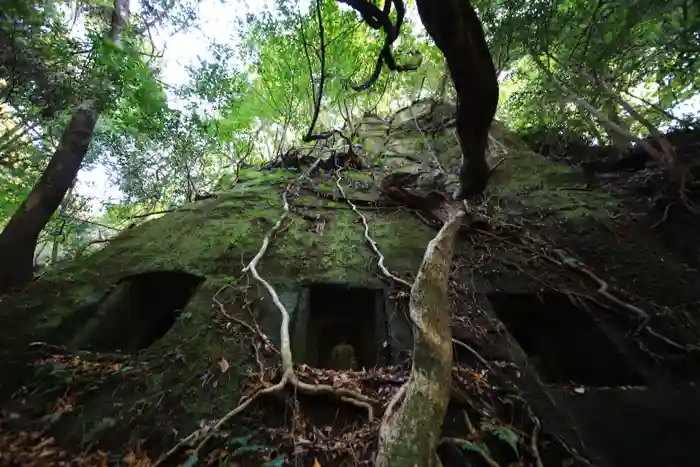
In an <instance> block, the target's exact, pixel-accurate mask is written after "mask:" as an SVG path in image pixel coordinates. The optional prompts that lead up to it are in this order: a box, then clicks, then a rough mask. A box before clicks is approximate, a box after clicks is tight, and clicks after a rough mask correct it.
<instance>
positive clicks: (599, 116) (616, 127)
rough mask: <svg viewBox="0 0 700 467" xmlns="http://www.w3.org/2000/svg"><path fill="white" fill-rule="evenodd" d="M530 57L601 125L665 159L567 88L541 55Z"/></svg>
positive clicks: (653, 154)
mask: <svg viewBox="0 0 700 467" xmlns="http://www.w3.org/2000/svg"><path fill="white" fill-rule="evenodd" d="M530 57H531V58H532V60H533V61H534V62H535V65H537V68H539V69H540V70H541V71H542V72H543V73H544V74H545V75H546V76H547V77H548V78H549V80H550V81H551V82H552V84H554V86H556V87H557V89H559V90H560V91H561V93H562V94H563V95H564V96H566V97H568V98H569V99H571V101H572V102H573V103H574V104H576V105H577V106H579V107H580V108H582V109H584V110H586V111H588V112H589V113H590V114H591V115H593V116H594V117H595V118H596V119H597V120H598V121H599V122H600V123H601V125H603V127H604V128H606V129H610V130H612V131H614V132H616V133H618V134H619V135H620V136H624V137H626V138H628V139H629V140H630V141H634V142H636V143H638V144H640V145H641V146H642V147H643V148H644V150H645V151H647V152H648V153H649V154H651V155H652V156H653V157H655V158H657V159H658V160H660V161H661V162H663V161H664V155H663V154H662V153H661V152H660V151H659V150H658V149H656V148H655V147H654V146H652V145H651V144H649V142H648V141H646V140H644V139H642V138H640V137H639V136H637V135H635V134H633V133H632V132H630V131H629V130H625V129H624V128H622V127H621V126H619V125H617V124H616V123H614V122H612V121H610V119H609V118H608V117H606V116H605V114H603V112H601V111H600V110H598V109H596V108H595V107H593V106H592V105H591V104H590V103H589V102H588V101H586V100H585V99H583V98H581V97H579V96H577V95H576V94H575V93H574V92H573V91H571V90H570V89H569V88H567V87H566V86H565V85H564V83H562V82H561V81H559V80H558V79H557V77H556V76H554V74H553V73H552V72H551V71H550V70H549V69H547V67H546V66H545V65H544V63H542V61H541V60H540V59H539V57H537V55H536V54H535V53H531V54H530Z"/></svg>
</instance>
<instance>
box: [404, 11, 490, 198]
mask: <svg viewBox="0 0 700 467" xmlns="http://www.w3.org/2000/svg"><path fill="white" fill-rule="evenodd" d="M416 4H417V6H418V14H419V15H420V19H421V22H422V23H423V26H425V30H426V31H427V32H428V34H430V36H431V37H432V38H433V40H434V41H435V45H437V47H438V48H439V49H440V51H441V52H442V54H443V55H444V56H445V60H446V61H447V65H448V66H449V68H450V74H451V75H452V82H453V84H454V87H455V91H456V92H457V135H458V137H459V145H460V148H461V149H462V168H461V170H460V173H459V178H460V188H459V192H458V193H457V194H456V196H455V198H456V199H466V198H468V197H470V196H472V195H478V194H481V193H482V192H483V191H484V189H486V186H487V185H488V181H489V177H490V175H491V169H490V167H489V165H488V162H487V161H486V149H487V147H488V138H489V128H490V127H491V122H493V117H494V116H495V115H496V107H497V106H498V77H497V76H496V68H495V67H494V64H493V59H492V58H491V53H490V52H489V48H488V45H487V43H486V37H485V35H484V30H483V28H482V26H481V21H480V20H479V17H478V16H477V15H476V12H475V11H474V8H473V7H472V6H471V4H470V3H469V1H468V0H417V1H416Z"/></svg>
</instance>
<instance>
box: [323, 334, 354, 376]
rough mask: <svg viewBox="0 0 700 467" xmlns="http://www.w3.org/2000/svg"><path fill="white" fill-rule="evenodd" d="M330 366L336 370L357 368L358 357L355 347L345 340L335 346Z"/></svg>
mask: <svg viewBox="0 0 700 467" xmlns="http://www.w3.org/2000/svg"><path fill="white" fill-rule="evenodd" d="M328 366H329V367H330V368H332V369H334V370H357V369H358V364H357V358H356V357H355V348H354V347H353V346H352V345H351V344H348V343H347V342H346V341H345V340H343V341H341V342H340V343H339V344H336V346H335V347H333V351H332V352H331V358H330V361H329V365H328Z"/></svg>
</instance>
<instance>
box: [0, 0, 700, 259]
mask: <svg viewBox="0 0 700 467" xmlns="http://www.w3.org/2000/svg"><path fill="white" fill-rule="evenodd" d="M352 3H353V2H346V3H341V2H338V1H335V0H317V1H313V2H298V1H289V0H276V1H270V2H267V3H265V4H262V3H261V2H256V3H255V4H254V5H246V4H245V3H244V2H238V1H232V0H222V1H216V0H205V1H201V2H200V1H195V0H182V1H180V0H167V1H166V0H155V1H151V0H141V1H139V2H136V1H134V2H131V4H129V3H128V2H114V5H121V6H119V8H121V11H117V10H119V8H117V9H115V8H114V6H113V4H112V2H109V1H106V0H99V1H95V0H89V1H83V2H62V1H38V2H36V1H35V2H19V3H18V2H11V1H2V2H0V11H1V12H2V13H0V29H1V34H0V94H1V95H2V104H1V105H2V107H1V108H0V119H1V124H0V227H3V228H4V227H5V226H6V225H7V224H8V222H9V221H10V218H11V216H12V215H13V213H15V212H16V211H17V210H18V208H19V207H20V206H21V205H22V203H23V202H25V200H26V198H27V196H28V194H29V191H30V190H31V188H32V187H33V186H34V185H35V183H37V181H38V180H39V179H40V177H41V174H42V173H43V172H44V170H45V169H46V167H47V165H48V164H49V161H50V160H51V157H52V155H53V154H54V152H55V151H56V149H57V147H59V141H60V140H61V138H62V133H63V131H64V129H65V128H66V126H67V125H68V124H69V122H75V114H74V112H75V111H76V108H82V107H80V106H81V105H82V106H84V105H86V103H89V104H90V105H91V107H90V109H91V112H92V116H89V117H90V118H93V117H94V118H93V119H94V120H95V122H94V124H95V126H94V134H93V136H92V139H91V141H90V142H89V149H88V152H87V156H86V158H85V160H84V161H83V162H82V165H81V171H80V172H79V174H78V177H77V178H76V179H74V180H73V181H72V183H71V184H70V187H69V189H68V191H67V193H66V196H65V197H64V198H63V199H62V201H61V204H60V208H59V209H57V210H56V211H55V212H53V214H51V217H50V221H49V222H48V223H46V224H45V225H44V226H43V228H41V232H40V234H39V236H38V238H37V241H36V249H35V255H34V256H35V257H34V262H35V263H36V264H43V265H46V264H53V263H55V262H57V261H59V260H60V259H71V258H73V257H74V256H75V255H76V254H79V253H80V252H81V251H82V249H84V248H85V247H86V245H87V244H89V243H91V242H94V241H100V240H103V239H107V238H109V237H110V236H111V235H114V233H116V232H118V231H119V230H120V229H124V228H126V227H127V226H128V225H129V224H131V223H133V222H138V221H139V219H143V216H145V215H147V214H151V213H155V212H160V211H167V210H170V209H173V208H176V207H177V206H180V205H182V204H183V203H186V202H189V201H193V200H195V199H196V198H197V197H198V196H200V195H202V194H205V193H209V192H213V191H216V190H217V189H219V188H220V187H222V186H227V185H229V184H230V183H231V182H232V181H233V180H235V179H236V177H237V176H238V175H239V173H240V171H241V170H247V169H248V168H250V167H253V165H252V164H259V163H263V162H266V161H270V160H273V159H275V158H279V157H281V156H282V155H283V154H284V153H285V151H287V150H288V149H289V148H291V147H293V146H302V145H304V144H306V145H313V138H309V136H312V135H313V134H315V135H319V134H323V133H324V132H325V133H327V132H330V131H335V130H338V131H340V132H342V133H343V134H344V135H346V136H347V137H349V138H352V137H353V135H354V134H355V131H356V128H355V127H354V125H355V124H356V123H357V122H358V121H359V119H360V118H361V117H362V116H364V115H366V114H375V113H378V114H382V113H387V112H390V111H395V110H397V109H399V108H401V107H403V106H405V105H407V104H409V103H410V102H412V101H415V100H416V99H420V98H425V97H433V98H436V99H438V100H454V99H455V95H454V92H455V91H454V88H453V87H452V85H451V80H450V75H449V73H448V70H447V68H446V65H445V63H444V60H443V57H442V54H441V52H440V50H438V49H437V47H436V46H435V45H434V43H433V42H432V39H431V38H430V37H429V36H428V35H427V34H426V32H425V30H424V29H423V27H422V25H421V22H420V20H419V19H418V15H417V12H416V5H415V3H414V2H413V1H409V2H408V3H407V5H406V8H407V15H406V20H405V21H404V24H403V26H402V27H401V30H400V34H399V36H398V38H397V40H396V41H395V42H394V43H393V46H392V50H393V56H394V57H395V59H396V63H397V65H398V66H399V68H405V69H406V71H391V70H389V69H388V68H387V66H386V65H385V66H383V67H382V68H381V73H380V74H379V76H378V77H377V79H376V81H375V82H373V83H372V84H371V86H368V87H367V89H363V90H359V91H358V90H356V89H355V88H356V87H358V86H357V85H358V84H361V83H363V82H365V81H367V79H368V78H369V77H371V76H372V75H373V72H374V71H375V65H376V63H377V57H379V56H380V54H381V53H382V48H383V46H384V39H385V34H384V32H383V31H382V30H381V28H379V29H374V28H372V27H370V26H369V25H368V23H367V22H366V21H365V20H364V19H363V17H362V15H360V14H359V13H358V12H357V11H356V10H355V9H353V8H352V7H351V5H352ZM472 4H473V6H474V8H475V10H476V11H477V13H478V16H479V17H480V18H481V20H482V22H483V26H484V29H485V33H486V38H487V41H488V43H489V48H490V50H491V54H492V56H493V60H494V63H495V67H496V70H497V72H498V77H499V82H500V102H499V107H498V113H497V115H496V118H497V119H498V120H500V121H501V123H503V124H505V125H506V126H507V127H509V128H510V129H511V130H513V131H516V132H518V133H520V134H522V135H542V134H554V135H558V136H559V137H561V138H563V139H575V140H576V141H582V142H584V143H585V144H590V145H609V146H613V147H617V148H620V149H622V148H625V147H627V146H628V145H630V144H634V143H635V142H638V141H639V140H640V139H641V138H645V137H647V136H655V135H656V134H659V132H662V131H664V130H667V129H669V128H676V127H683V128H685V127H692V126H693V124H694V122H695V121H696V120H697V119H698V113H699V109H700V101H699V100H698V98H697V96H698V90H699V89H700V81H699V80H700V64H699V62H698V59H699V54H700V6H698V4H697V3H696V2H692V1H690V0H669V1H666V2H655V1H651V0H647V1H641V2H640V1H631V0H612V1H611V0H608V1H605V0H598V1H581V0H548V1H544V0H535V1H531V0H472ZM115 12H117V13H119V14H115ZM391 19H392V21H396V12H395V11H392V15H391ZM188 49H189V50H188ZM193 51H194V52H193ZM97 116H99V119H98V118H97ZM88 120H89V118H88ZM305 141H306V142H305ZM661 153H663V149H662V150H661ZM660 157H664V155H663V154H661V156H660ZM669 164H670V163H669ZM105 181H108V185H109V189H108V190H106V191H105V190H104V189H103V187H102V186H101V185H102V184H104V182H105ZM90 183H97V184H98V186H96V187H92V188H91V187H90V186H89V185H90Z"/></svg>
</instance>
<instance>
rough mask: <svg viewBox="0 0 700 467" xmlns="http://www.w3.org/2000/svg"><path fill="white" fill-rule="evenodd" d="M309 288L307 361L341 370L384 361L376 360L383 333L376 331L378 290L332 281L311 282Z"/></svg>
mask: <svg viewBox="0 0 700 467" xmlns="http://www.w3.org/2000/svg"><path fill="white" fill-rule="evenodd" d="M309 290H310V297H309V321H308V323H309V324H308V331H307V335H306V339H307V343H306V349H307V358H306V360H307V363H309V364H310V365H313V366H317V367H321V368H334V369H342V370H347V369H359V368H363V367H365V368H370V367H373V366H375V365H377V364H384V362H380V361H378V360H380V359H379V354H380V349H379V346H378V342H379V341H380V340H383V336H378V335H377V334H378V331H379V332H382V329H381V326H378V324H380V323H383V321H382V319H381V317H382V316H383V309H380V308H381V306H380V304H381V303H382V300H381V294H382V290H380V289H369V288H359V287H345V286H342V285H336V284H312V285H311V286H310V287H309ZM378 328H379V330H378Z"/></svg>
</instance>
